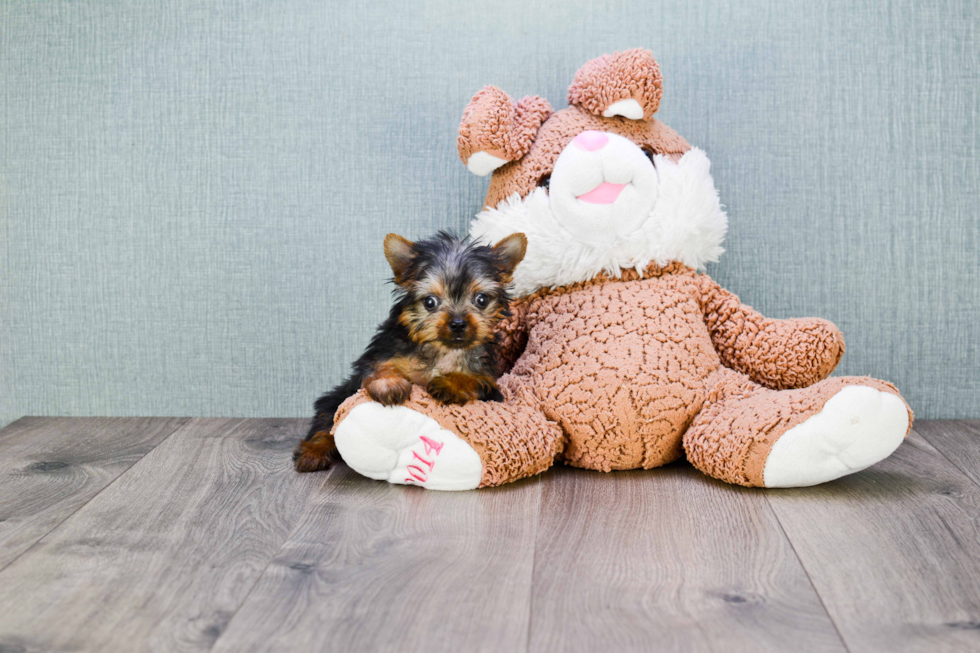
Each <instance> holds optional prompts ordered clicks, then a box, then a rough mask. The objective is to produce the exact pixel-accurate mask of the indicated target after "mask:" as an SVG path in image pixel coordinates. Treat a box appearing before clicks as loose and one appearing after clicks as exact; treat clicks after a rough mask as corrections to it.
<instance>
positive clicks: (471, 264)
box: [385, 231, 527, 349]
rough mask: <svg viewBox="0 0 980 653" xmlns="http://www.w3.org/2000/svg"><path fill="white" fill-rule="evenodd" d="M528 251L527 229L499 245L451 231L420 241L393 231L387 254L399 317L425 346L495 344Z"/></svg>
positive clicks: (456, 346)
mask: <svg viewBox="0 0 980 653" xmlns="http://www.w3.org/2000/svg"><path fill="white" fill-rule="evenodd" d="M526 249H527V239H526V238H525V237H524V234H521V233H516V234H511V235H510V236H507V237H506V238H504V239H503V240H501V241H500V242H499V243H497V244H496V245H495V246H494V247H487V246H485V245H476V244H474V243H471V242H469V240H467V239H463V238H459V237H457V236H455V235H453V234H450V233H448V232H445V231H440V232H439V233H438V234H437V235H436V236H435V237H433V238H430V239H427V240H420V241H418V242H415V243H413V242H411V241H409V240H406V239H404V238H402V237H401V236H399V235H397V234H388V236H387V237H386V238H385V257H386V258H387V259H388V263H389V264H390V265H391V270H392V272H394V274H395V276H394V282H395V284H396V286H397V291H398V293H399V294H400V295H401V296H400V298H399V303H398V305H399V307H400V315H399V318H398V319H399V321H400V322H401V323H402V325H403V326H405V328H407V329H408V332H409V334H410V336H411V338H412V340H413V341H415V342H416V343H417V344H419V345H422V344H432V345H436V346H438V347H440V348H444V349H470V348H472V347H475V346H477V345H481V344H485V343H488V342H492V341H493V339H494V326H495V325H496V324H497V322H499V321H500V319H501V318H503V317H505V316H506V315H509V311H508V308H509V306H510V296H509V295H508V293H507V286H508V284H509V283H510V281H511V278H512V275H513V273H514V268H516V267H517V264H518V263H520V262H521V259H523V258H524V252H525V250H526Z"/></svg>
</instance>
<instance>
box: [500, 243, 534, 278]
mask: <svg viewBox="0 0 980 653" xmlns="http://www.w3.org/2000/svg"><path fill="white" fill-rule="evenodd" d="M493 251H494V253H496V254H497V256H498V257H499V259H500V271H501V272H503V274H504V276H505V277H506V278H507V280H508V281H510V278H511V276H512V275H513V274H514V269H515V268H516V267H517V264H518V263H520V262H521V261H522V260H524V254H525V253H526V252H527V236H525V235H524V234H522V233H516V234H511V235H509V236H507V237H506V238H504V239H503V240H501V241H500V242H499V243H497V244H496V245H494V246H493Z"/></svg>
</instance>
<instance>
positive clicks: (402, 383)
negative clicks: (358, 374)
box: [363, 361, 412, 406]
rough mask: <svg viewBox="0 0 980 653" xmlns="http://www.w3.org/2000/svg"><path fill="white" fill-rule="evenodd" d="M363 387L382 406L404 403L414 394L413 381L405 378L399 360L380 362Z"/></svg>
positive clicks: (365, 380)
mask: <svg viewBox="0 0 980 653" xmlns="http://www.w3.org/2000/svg"><path fill="white" fill-rule="evenodd" d="M363 387H364V389H365V390H367V393H368V396H370V397H371V399H374V400H375V401H376V402H378V403H379V404H381V405H382V406H397V405H399V404H403V403H405V402H406V401H408V397H409V396H410V395H411V394H412V382H411V381H409V380H408V379H406V378H405V376H404V373H403V371H402V370H401V366H400V365H399V364H398V362H397V361H385V362H384V363H381V364H379V365H378V366H377V367H376V368H375V370H374V373H373V374H371V375H370V376H369V377H367V378H366V379H364V384H363Z"/></svg>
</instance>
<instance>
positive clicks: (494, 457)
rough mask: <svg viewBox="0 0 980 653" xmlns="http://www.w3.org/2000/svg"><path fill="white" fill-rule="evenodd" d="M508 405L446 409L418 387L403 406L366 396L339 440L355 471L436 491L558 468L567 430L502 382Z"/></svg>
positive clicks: (352, 407)
mask: <svg viewBox="0 0 980 653" xmlns="http://www.w3.org/2000/svg"><path fill="white" fill-rule="evenodd" d="M501 390H502V391H503V393H504V396H505V398H506V400H505V401H504V402H492V401H471V402H469V403H467V404H465V405H463V406H443V405H440V404H439V403H437V402H436V401H435V400H433V399H432V398H431V397H429V395H428V394H426V393H425V391H424V390H422V389H421V388H419V387H418V386H416V387H414V388H413V389H412V397H411V399H410V400H409V401H408V402H406V403H405V404H404V405H401V406H388V407H385V406H382V405H381V404H378V403H375V402H373V401H371V400H370V399H369V398H368V397H367V396H366V395H365V394H364V393H363V391H362V392H360V393H358V394H357V395H354V396H353V397H351V398H350V399H348V400H347V401H346V402H344V404H343V405H341V407H340V409H339V410H338V411H337V416H336V426H335V427H334V437H335V439H336V443H337V449H338V450H339V451H340V454H341V456H342V457H343V459H344V462H346V463H347V464H348V465H349V466H350V467H351V468H352V469H353V470H354V471H356V472H358V473H359V474H362V475H364V476H367V477H369V478H373V479H377V480H383V481H388V482H389V483H398V484H407V485H418V486H421V487H424V488H427V489H430V490H472V489H474V488H477V487H489V486H493V485H501V484H503V483H508V482H510V481H515V480H517V479H519V478H524V477H525V476H531V475H533V474H537V473H539V472H542V471H544V470H545V469H547V468H548V467H550V466H551V465H552V463H553V462H554V460H555V456H556V455H557V454H558V451H559V447H560V446H561V444H562V441H563V440H562V433H561V429H560V428H559V427H558V425H557V424H555V423H554V422H551V421H549V420H548V419H547V418H545V416H544V414H543V413H541V411H540V410H538V409H537V408H535V406H536V403H535V402H533V401H524V399H530V395H529V393H528V392H527V391H524V390H522V389H521V388H520V387H519V382H516V381H513V380H512V382H511V383H508V382H507V377H504V378H503V379H501Z"/></svg>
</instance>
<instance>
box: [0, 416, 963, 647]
mask: <svg viewBox="0 0 980 653" xmlns="http://www.w3.org/2000/svg"><path fill="white" fill-rule="evenodd" d="M305 426H306V423H305V420H242V419H171V418H153V419H149V418H148V419H137V418H25V419H22V420H20V421H18V422H16V423H14V424H12V425H10V426H8V427H7V428H5V429H3V430H2V431H0V653H11V652H13V651H19V652H25V653H27V652H41V651H45V652H47V651H97V652H100V653H101V652H111V651H126V652H129V651H168V652H169V651H178V652H179V651H215V652H232V651H233V652H239V651H344V652H349V651H395V650H397V651H400V652H401V651H427V652H430V653H431V652H434V651H504V652H508V653H510V652H515V651H517V652H519V651H535V652H537V651H594V650H605V649H608V650H609V651H617V652H618V651H717V652H719V653H722V652H724V653H734V652H737V651H851V652H858V651H888V652H894V651H929V652H932V651H980V422H978V421H972V422H971V421H948V422H919V423H917V424H916V427H915V431H913V433H912V435H911V436H910V437H909V439H908V440H907V441H906V442H905V443H904V444H903V445H902V446H901V447H900V448H899V450H898V451H897V452H896V453H895V455H893V456H892V457H891V458H889V459H888V460H886V461H884V462H883V463H881V464H879V465H876V466H874V467H872V468H871V469H868V470H866V471H864V472H861V473H859V474H855V475H852V476H849V477H846V478H844V479H841V480H839V481H836V482H834V483H829V484H826V485H822V486H819V487H816V488H806V489H795V490H777V491H764V490H751V489H745V488H739V487H733V486H729V485H725V484H723V483H719V482H717V481H714V480H711V479H709V478H706V477H704V476H703V475H701V474H699V473H698V472H696V471H695V470H694V469H693V468H691V467H690V466H689V465H687V464H684V463H678V464H674V465H670V466H667V467H665V468H662V469H657V470H652V471H648V472H643V471H636V472H621V473H613V474H599V473H593V472H586V471H582V470H574V469H569V468H558V469H553V470H551V471H549V472H547V473H545V474H544V475H542V476H540V477H537V478H534V479H528V480H525V481H522V482H519V483H514V484H511V485H509V486H505V487H502V488H496V489H491V490H481V491H477V492H464V493H439V492H426V491H424V490H420V489H418V488H411V487H397V486H390V485H387V484H384V483H378V482H375V481H371V480H368V479H365V478H362V477H360V476H358V475H356V474H354V473H353V472H352V471H351V470H349V469H348V468H346V467H344V466H340V467H338V468H336V469H334V470H331V471H330V472H327V473H324V474H307V475H299V474H295V473H294V472H292V470H291V468H290V461H289V455H290V451H291V448H292V445H293V443H294V442H295V440H296V439H298V438H299V437H300V435H301V434H302V433H303V430H304V427H305Z"/></svg>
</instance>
